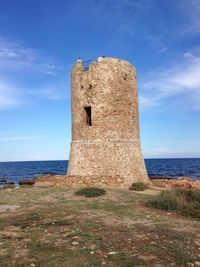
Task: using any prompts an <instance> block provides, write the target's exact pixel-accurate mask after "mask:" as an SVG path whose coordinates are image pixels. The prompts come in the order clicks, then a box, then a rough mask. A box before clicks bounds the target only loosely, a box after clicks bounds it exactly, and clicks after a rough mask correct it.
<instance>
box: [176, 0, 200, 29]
mask: <svg viewBox="0 0 200 267" xmlns="http://www.w3.org/2000/svg"><path fill="white" fill-rule="evenodd" d="M180 5H181V8H182V11H183V13H184V15H185V17H186V18H187V22H186V23H185V25H184V27H183V29H182V31H184V32H185V33H194V34H197V33H200V1H199V0H184V1H181V2H180Z"/></svg>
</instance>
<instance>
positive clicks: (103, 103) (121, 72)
mask: <svg viewBox="0 0 200 267" xmlns="http://www.w3.org/2000/svg"><path fill="white" fill-rule="evenodd" d="M71 97H72V143H71V150H70V159H69V166H68V173H67V175H68V176H81V177H83V179H84V177H86V176H90V177H91V178H92V176H94V177H98V176H101V177H104V178H105V179H106V177H116V176H118V177H123V181H124V183H125V184H126V185H130V184H131V183H133V182H137V181H141V182H145V183H147V182H148V181H149V179H148V176H147V172H146V168H145V164H144V159H143V156H142V151H141V146H140V133H139V123H138V93H137V81H136V71H135V68H134V67H132V66H131V65H130V64H129V63H128V62H127V61H124V60H120V59H116V58H105V57H103V58H98V60H97V61H93V62H91V63H90V64H89V65H88V66H85V63H84V62H82V61H81V60H78V61H77V62H76V64H75V65H74V67H73V69H72V77H71ZM94 179H95V178H94Z"/></svg>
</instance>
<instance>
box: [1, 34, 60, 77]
mask: <svg viewBox="0 0 200 267" xmlns="http://www.w3.org/2000/svg"><path fill="white" fill-rule="evenodd" d="M60 68H61V67H60V66H57V65H56V64H54V62H53V61H52V60H51V59H50V58H47V57H45V56H43V55H41V52H39V51H37V50H35V49H31V48H27V47H24V46H23V45H22V44H21V43H20V42H17V41H14V40H10V39H7V38H4V37H2V36H0V70H1V72H5V71H19V70H23V71H28V70H30V71H33V70H34V71H35V72H41V73H45V74H51V75H52V74H56V72H57V71H58V70H59V69H60Z"/></svg>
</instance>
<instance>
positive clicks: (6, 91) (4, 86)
mask: <svg viewBox="0 0 200 267" xmlns="http://www.w3.org/2000/svg"><path fill="white" fill-rule="evenodd" d="M20 94H21V93H20V91H19V89H18V88H16V87H15V86H13V85H12V84H8V83H6V82H3V81H1V80H0V109H7V108H10V107H16V106H18V105H20V104H21V103H22V98H21V96H20Z"/></svg>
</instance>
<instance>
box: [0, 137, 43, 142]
mask: <svg viewBox="0 0 200 267" xmlns="http://www.w3.org/2000/svg"><path fill="white" fill-rule="evenodd" d="M40 139H44V137H41V136H9V137H0V142H5V141H9V142H10V141H30V140H40Z"/></svg>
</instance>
